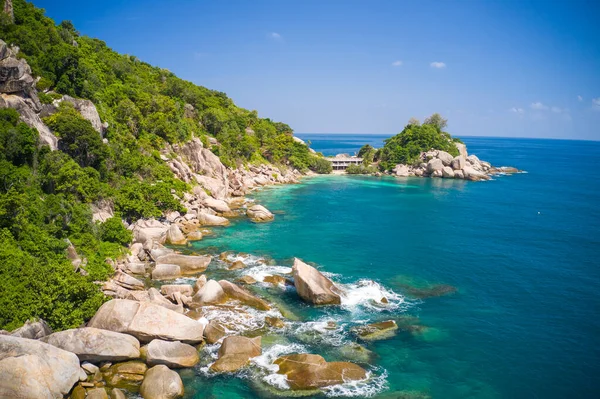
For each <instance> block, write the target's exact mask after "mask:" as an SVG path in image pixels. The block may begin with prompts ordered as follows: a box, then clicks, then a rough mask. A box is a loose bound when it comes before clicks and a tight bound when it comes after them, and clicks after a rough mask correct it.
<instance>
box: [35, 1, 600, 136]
mask: <svg viewBox="0 0 600 399" xmlns="http://www.w3.org/2000/svg"><path fill="white" fill-rule="evenodd" d="M34 3H35V4H36V5H37V6H39V7H42V8H45V9H46V12H47V14H48V15H49V16H50V17H52V18H53V19H55V20H56V21H57V22H60V21H61V20H65V19H69V20H72V21H73V22H74V23H75V26H76V27H77V28H78V30H79V31H80V32H81V34H84V35H88V36H92V37H98V38H100V39H102V40H104V41H106V43H107V44H108V45H109V46H111V47H112V48H114V49H115V50H117V51H119V52H121V53H127V54H134V55H136V56H138V57H139V58H140V59H142V60H144V61H147V62H149V63H151V64H154V65H158V66H161V67H164V68H167V69H169V70H171V71H173V72H174V73H176V74H177V75H178V76H180V77H182V78H184V79H187V80H190V81H193V82H195V83H197V84H199V85H203V86H206V87H209V88H211V89H216V90H220V91H224V92H226V93H227V94H228V95H229V96H230V97H231V98H232V99H233V100H234V101H235V102H236V104H238V105H240V106H242V107H245V108H248V109H256V110H258V112H259V114H260V115H261V116H265V117H270V118H272V119H275V120H281V121H284V122H287V123H289V124H290V125H291V126H292V127H293V128H294V129H295V130H296V131H297V132H303V133H308V132H310V133H396V132H399V131H401V130H402V128H403V126H404V125H405V123H406V122H407V121H408V119H409V118H410V117H411V116H415V117H417V118H419V119H423V118H424V117H425V116H427V115H429V114H431V113H433V112H440V113H441V114H442V115H444V116H445V117H447V118H448V119H449V126H448V130H449V131H450V132H451V133H453V134H455V135H458V136H460V135H479V136H521V137H551V138H572V139H593V140H600V23H599V22H598V21H600V2H598V1H564V2H563V1H525V0H523V1H518V0H505V1H475V0H464V1H450V0H447V1H441V2H435V1H417V0H415V1H394V0H390V1H379V0H370V1H368V0H364V1H342V0H337V1H327V0H320V1H311V0H303V1H291V0H280V1H260V0H254V1H231V0H229V1H210V2H209V1H171V2H165V1H164V0H163V1H155V0H146V1H106V0H105V1H96V0H87V1H85V2H82V1H74V0H73V1H70V0H58V1H57V0H39V1H34Z"/></svg>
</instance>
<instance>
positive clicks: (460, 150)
mask: <svg viewBox="0 0 600 399" xmlns="http://www.w3.org/2000/svg"><path fill="white" fill-rule="evenodd" d="M454 145H455V146H456V148H457V149H458V154H459V155H460V156H462V157H463V158H466V157H468V156H469V154H468V153H467V146H466V145H464V144H463V143H454Z"/></svg>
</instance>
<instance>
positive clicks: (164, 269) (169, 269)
mask: <svg viewBox="0 0 600 399" xmlns="http://www.w3.org/2000/svg"><path fill="white" fill-rule="evenodd" d="M181 276H182V273H181V267H179V266H178V265H172V264H169V263H161V264H160V265H156V267H155V268H154V269H153V270H152V280H172V279H175V278H178V277H181Z"/></svg>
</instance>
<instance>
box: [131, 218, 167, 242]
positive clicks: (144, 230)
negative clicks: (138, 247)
mask: <svg viewBox="0 0 600 399" xmlns="http://www.w3.org/2000/svg"><path fill="white" fill-rule="evenodd" d="M168 229H169V226H168V225H165V224H163V223H161V222H159V221H157V220H154V219H140V220H138V221H137V222H135V224H133V226H132V227H131V230H132V232H133V240H134V242H139V243H142V244H144V243H145V242H146V241H148V240H154V241H156V242H160V243H164V237H165V234H166V232H167V230H168Z"/></svg>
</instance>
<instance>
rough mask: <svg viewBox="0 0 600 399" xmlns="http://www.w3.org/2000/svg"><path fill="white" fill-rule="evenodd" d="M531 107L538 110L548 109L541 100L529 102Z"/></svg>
mask: <svg viewBox="0 0 600 399" xmlns="http://www.w3.org/2000/svg"><path fill="white" fill-rule="evenodd" d="M531 109H536V110H538V111H545V110H547V109H548V106H547V105H544V104H542V103H541V102H539V101H538V102H536V103H531Z"/></svg>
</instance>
